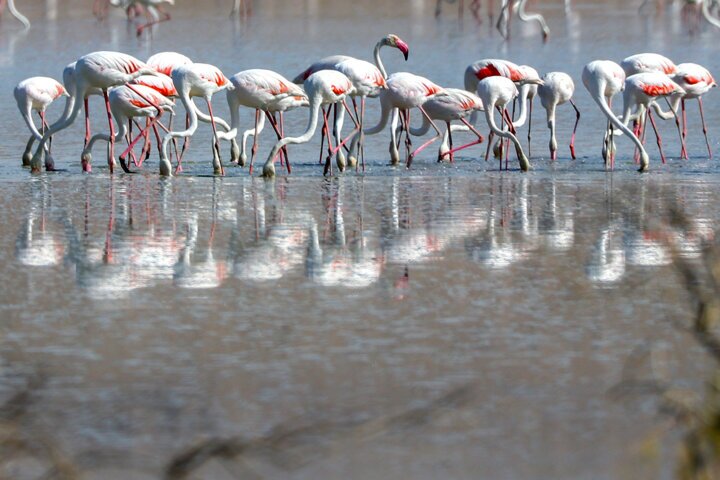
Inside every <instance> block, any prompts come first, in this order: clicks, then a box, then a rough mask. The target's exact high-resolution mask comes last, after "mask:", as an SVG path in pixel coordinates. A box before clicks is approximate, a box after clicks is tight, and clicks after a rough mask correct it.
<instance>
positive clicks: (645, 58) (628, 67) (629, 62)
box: [620, 53, 677, 77]
mask: <svg viewBox="0 0 720 480" xmlns="http://www.w3.org/2000/svg"><path fill="white" fill-rule="evenodd" d="M620 66H621V67H622V69H623V71H624V72H625V75H626V76H628V77H629V76H630V75H635V74H636V73H651V72H659V73H664V74H666V75H670V74H673V73H675V71H676V70H677V66H676V65H675V64H674V63H673V62H672V60H670V59H669V58H667V57H664V56H662V55H660V54H657V53H638V54H635V55H631V56H629V57H627V58H625V59H624V60H623V61H622V62H620Z"/></svg>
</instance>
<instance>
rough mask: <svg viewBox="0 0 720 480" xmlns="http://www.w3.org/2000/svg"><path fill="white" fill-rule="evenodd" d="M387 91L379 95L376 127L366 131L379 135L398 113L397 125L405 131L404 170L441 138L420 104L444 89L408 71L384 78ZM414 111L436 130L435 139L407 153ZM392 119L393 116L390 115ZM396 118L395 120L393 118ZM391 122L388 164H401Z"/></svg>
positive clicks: (394, 123) (368, 133)
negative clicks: (405, 163) (380, 109)
mask: <svg viewBox="0 0 720 480" xmlns="http://www.w3.org/2000/svg"><path fill="white" fill-rule="evenodd" d="M387 87H388V88H387V90H383V91H382V93H381V94H380V105H381V107H382V112H381V116H380V120H379V122H378V124H377V125H375V126H374V127H372V128H369V129H366V130H365V133H366V134H367V135H375V134H377V133H380V132H381V131H382V130H383V129H384V128H385V125H387V121H388V117H389V116H390V112H391V111H394V110H395V109H397V110H398V111H399V114H400V122H401V123H402V126H403V129H404V130H405V149H406V153H407V167H408V168H409V167H410V165H411V164H412V160H413V158H414V156H415V155H417V154H418V153H420V151H422V150H423V149H424V148H425V147H427V146H428V145H430V144H431V143H432V142H433V141H435V140H437V139H438V138H440V137H441V136H442V134H441V133H440V130H439V129H438V128H437V125H435V123H434V122H433V121H432V119H431V118H430V116H429V115H428V114H427V112H426V111H425V109H424V108H423V104H424V103H425V102H427V101H428V100H429V99H430V98H432V96H433V95H435V94H437V93H439V92H442V91H443V88H442V87H440V86H439V85H436V84H435V83H433V82H431V81H430V80H428V79H427V78H425V77H421V76H419V75H414V74H412V73H408V72H399V73H393V74H392V75H390V77H389V78H388V79H387ZM411 108H417V109H418V110H420V112H421V113H422V115H423V116H424V117H425V119H426V120H427V121H428V122H429V125H430V126H431V127H432V128H433V130H435V132H436V136H434V137H433V138H431V139H430V140H428V141H427V142H425V143H424V144H422V145H421V146H420V147H418V148H417V149H416V150H415V151H413V152H412V153H411V152H410V149H411V145H412V142H411V140H410V109H411ZM393 116H394V117H395V115H394V114H393ZM395 118H397V117H395ZM395 118H394V119H393V125H392V129H391V139H390V161H391V164H392V165H397V164H398V163H399V162H400V157H399V155H398V152H397V140H396V135H395V126H396V121H395Z"/></svg>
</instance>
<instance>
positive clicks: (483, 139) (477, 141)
mask: <svg viewBox="0 0 720 480" xmlns="http://www.w3.org/2000/svg"><path fill="white" fill-rule="evenodd" d="M460 121H461V122H462V123H464V124H465V125H466V126H467V127H468V128H469V129H470V131H471V132H473V133H474V134H475V135H477V140H474V141H472V142H470V143H467V144H465V145H462V146H460V147H457V148H451V150H450V152H448V153H449V154H450V155H452V154H454V153H455V152H459V151H460V150H465V149H466V148H469V147H472V146H473V145H478V144H480V143H482V142H484V141H485V138H484V137H483V136H482V134H481V133H480V132H478V131H477V130H476V129H475V127H473V126H472V125H471V124H470V122H468V121H467V120H466V119H464V118H461V119H460ZM490 135H494V134H493V133H492V132H491V133H490ZM491 139H492V137H491ZM489 154H490V145H489V144H488V150H487V152H486V154H485V161H487V157H488V155H489Z"/></svg>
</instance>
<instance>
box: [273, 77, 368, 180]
mask: <svg viewBox="0 0 720 480" xmlns="http://www.w3.org/2000/svg"><path fill="white" fill-rule="evenodd" d="M303 86H304V87H305V93H306V94H307V96H308V99H309V103H310V117H309V119H308V124H307V128H306V129H305V133H303V134H302V135H300V136H299V137H284V138H281V139H280V140H278V141H277V143H276V144H275V146H273V149H272V150H271V151H270V154H269V155H268V158H267V161H266V162H265V164H264V165H263V177H266V178H272V177H274V176H275V157H276V156H277V154H278V152H279V151H280V149H281V148H283V147H284V146H285V145H288V144H299V143H307V142H308V141H310V139H311V138H312V136H313V134H314V133H315V129H316V128H317V123H318V119H319V116H320V109H321V108H322V106H323V105H333V104H335V103H342V104H343V106H344V107H345V109H346V110H348V106H347V103H346V102H345V97H346V96H348V95H350V94H351V93H352V92H353V88H354V87H353V85H352V82H350V79H349V78H348V77H346V76H345V75H343V74H342V73H340V72H336V71H334V70H320V71H319V72H315V73H313V74H312V75H310V76H309V77H308V78H307V79H306V80H305V82H303ZM348 112H349V110H348ZM350 117H351V118H352V119H353V121H355V124H356V127H355V130H353V131H352V132H351V133H350V135H349V136H348V137H347V138H345V140H343V141H342V142H340V143H338V145H337V146H336V147H334V148H333V146H332V143H331V141H330V133H329V131H328V119H327V114H326V113H325V112H324V111H323V129H322V134H323V136H325V135H326V136H327V141H328V157H327V159H326V161H325V172H326V173H327V172H328V171H331V172H332V165H331V162H330V159H331V157H332V155H334V154H335V153H336V152H337V150H339V149H341V148H342V147H343V144H344V143H345V142H347V141H348V140H349V139H350V138H351V137H352V136H353V135H354V134H355V132H356V131H357V129H358V128H359V123H357V120H356V119H355V118H354V117H353V116H352V115H350Z"/></svg>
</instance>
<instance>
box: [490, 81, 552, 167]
mask: <svg viewBox="0 0 720 480" xmlns="http://www.w3.org/2000/svg"><path fill="white" fill-rule="evenodd" d="M525 82H535V83H537V84H538V85H542V81H541V80H535V79H529V80H523V81H522V82H520V83H525ZM477 93H478V97H480V99H481V100H482V102H483V106H484V107H485V119H486V120H487V123H488V126H489V127H490V137H491V138H489V139H488V142H491V141H492V136H493V135H497V136H499V137H501V138H506V139H509V140H510V141H511V142H512V143H513V144H514V145H515V152H516V154H517V157H518V162H519V164H520V170H522V171H523V172H525V171H528V170H529V169H530V161H529V160H528V158H527V156H526V155H525V152H523V149H522V147H521V146H520V142H519V141H518V139H517V137H516V136H515V135H514V132H515V128H514V127H513V123H512V119H510V115H509V114H508V112H507V108H506V106H507V104H508V103H509V102H510V101H511V100H513V99H514V98H515V97H517V95H518V89H517V87H516V86H515V83H514V82H513V81H512V80H510V79H509V78H506V77H501V76H491V77H487V78H485V79H483V80H481V81H480V83H478V86H477ZM495 108H497V109H498V110H499V111H500V114H501V116H502V117H504V118H505V121H506V123H507V124H508V127H509V129H510V130H509V131H508V130H501V129H499V128H498V127H497V124H496V123H495V118H494V110H495Z"/></svg>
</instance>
